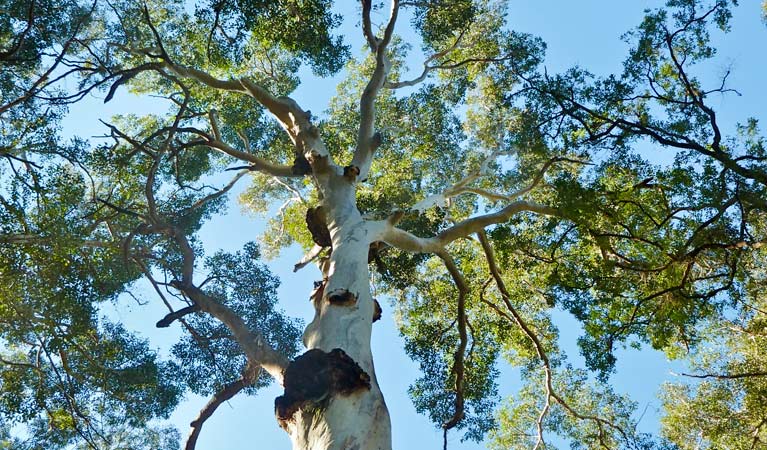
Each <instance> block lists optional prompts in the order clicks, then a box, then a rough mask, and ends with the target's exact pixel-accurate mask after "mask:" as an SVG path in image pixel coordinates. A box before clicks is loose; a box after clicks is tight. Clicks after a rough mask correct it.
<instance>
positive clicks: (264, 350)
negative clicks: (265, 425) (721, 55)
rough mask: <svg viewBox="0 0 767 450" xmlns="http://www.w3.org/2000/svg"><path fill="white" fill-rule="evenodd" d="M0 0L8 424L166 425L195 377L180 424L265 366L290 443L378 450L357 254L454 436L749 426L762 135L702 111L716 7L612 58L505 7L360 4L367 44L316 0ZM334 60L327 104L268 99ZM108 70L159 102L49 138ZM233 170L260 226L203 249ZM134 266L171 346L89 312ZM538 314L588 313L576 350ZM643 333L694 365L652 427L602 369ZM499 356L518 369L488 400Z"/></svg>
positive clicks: (631, 436)
mask: <svg viewBox="0 0 767 450" xmlns="http://www.w3.org/2000/svg"><path fill="white" fill-rule="evenodd" d="M2 5H3V8H2V9H3V11H7V12H8V14H5V15H4V16H3V17H2V18H1V19H0V62H1V63H2V65H3V71H2V74H0V83H2V84H1V85H2V86H3V90H2V94H1V95H2V98H1V99H0V101H1V102H2V106H0V119H1V120H2V122H1V124H2V125H1V126H2V135H0V152H2V153H0V155H2V156H3V158H4V160H5V161H4V165H3V166H2V167H3V169H2V170H3V178H2V182H3V186H2V188H0V244H2V246H0V258H2V265H0V267H2V269H0V278H1V279H2V284H0V324H2V325H1V326H0V333H1V334H0V336H1V337H2V345H0V385H1V386H2V394H0V424H4V425H6V426H8V427H10V426H16V427H19V426H21V429H22V432H21V433H16V434H14V435H11V434H8V433H6V435H2V434H0V439H3V440H2V441H0V445H1V446H4V447H8V448H54V449H55V448H73V447H76V448H80V447H82V448H94V449H97V448H125V447H128V448H175V447H176V446H177V441H178V437H177V434H176V433H175V432H173V431H171V430H168V429H164V428H163V426H162V424H161V423H160V422H158V419H162V418H163V417H167V415H168V414H169V412H170V411H172V410H173V408H175V406H176V405H177V403H178V401H179V399H180V398H181V396H182V395H183V394H184V393H185V392H194V393H198V394H205V395H210V396H211V400H210V402H209V403H208V404H207V405H206V406H205V408H204V409H203V410H202V411H201V412H200V414H199V416H198V417H197V418H195V419H194V420H193V421H192V425H191V426H192V431H191V434H190V436H189V437H188V438H187V440H186V442H185V446H186V448H187V449H193V448H195V444H196V440H197V436H198V435H199V433H200V432H201V430H202V427H203V424H204V422H205V420H206V419H207V418H208V417H210V416H211V415H212V414H213V413H214V412H215V410H216V408H217V407H218V406H219V405H220V404H221V403H222V402H224V401H226V400H227V399H230V398H232V397H233V396H234V395H237V394H238V393H240V392H245V393H250V394H255V393H256V392H257V391H258V389H259V388H261V387H263V386H265V385H267V384H268V383H270V382H271V381H277V382H278V383H279V384H280V385H282V386H283V387H284V394H283V395H282V396H280V397H278V398H277V399H276V400H275V415H276V419H277V421H278V422H279V423H280V425H281V426H282V427H283V428H284V429H285V431H286V432H287V433H288V435H289V436H290V438H291V440H292V441H293V446H294V448H296V449H310V448H311V449H352V448H359V449H388V448H391V431H390V425H389V415H388V411H387V408H386V404H385V402H384V399H383V396H382V394H381V392H380V389H379V387H378V382H377V379H376V373H375V370H374V365H373V355H372V353H371V349H370V335H371V330H372V327H373V323H374V322H375V321H376V319H377V317H379V315H380V314H381V305H380V303H379V301H378V299H374V298H373V295H372V293H371V270H372V271H374V273H375V274H376V279H377V290H378V291H379V292H381V293H383V294H384V295H386V296H387V297H388V298H391V299H392V302H393V304H394V306H395V308H396V310H397V314H398V317H399V325H400V329H401V332H402V333H403V335H404V336H405V338H406V348H405V350H406V352H407V353H408V355H409V356H411V357H412V358H413V359H414V360H415V361H417V362H418V363H419V364H420V367H421V369H422V377H421V378H419V379H418V380H416V381H415V383H414V384H413V385H412V387H411V391H410V394H411V397H412V398H413V401H414V402H415V405H416V408H417V409H418V410H419V411H420V412H422V413H425V414H427V415H428V416H429V417H430V419H431V420H432V421H433V422H434V423H435V425H436V426H438V427H441V428H442V429H443V430H444V432H445V435H446V436H447V433H448V431H450V430H453V429H457V430H463V432H464V434H463V436H464V437H465V438H469V439H477V440H479V439H482V438H483V437H484V436H485V435H486V434H487V433H490V435H491V438H492V442H493V444H492V445H495V446H497V447H498V448H544V447H551V445H552V444H551V440H550V437H551V436H552V435H558V436H561V437H563V438H565V439H568V440H570V441H571V442H572V445H573V446H575V447H576V448H648V449H649V448H688V447H689V448H692V447H693V446H696V448H697V447H700V446H704V447H706V446H708V447H710V448H733V449H736V448H737V449H740V448H758V447H760V446H764V445H767V444H765V442H766V441H767V361H766V360H765V358H764V356H763V355H762V354H761V353H763V352H761V351H760V349H762V348H764V346H765V341H767V332H766V331H765V323H767V322H765V314H766V313H765V310H766V309H767V305H765V299H764V297H763V296H762V295H761V287H762V286H763V283H764V280H763V277H764V274H763V271H762V269H761V268H762V267H763V265H764V263H765V261H764V259H765V254H764V250H763V249H762V246H763V242H764V241H765V210H766V209H767V208H766V206H767V205H766V204H765V201H764V198H765V188H766V187H767V164H766V162H765V160H766V158H767V155H765V145H764V142H765V141H764V137H763V136H762V134H761V132H760V130H759V126H758V121H757V120H756V119H753V118H748V117H746V118H744V119H743V120H744V122H743V123H741V124H737V125H734V126H733V125H730V124H723V123H721V119H720V118H719V116H718V114H717V112H716V111H715V109H714V108H713V106H712V105H711V101H710V99H711V98H712V97H713V96H715V95H720V94H722V95H724V94H727V93H729V92H732V88H730V87H729V86H728V84H727V76H728V75H729V73H725V74H724V75H723V76H722V77H721V79H719V80H714V81H713V82H712V81H711V80H709V79H708V77H704V79H698V78H696V76H695V74H696V72H698V71H703V73H704V74H705V73H706V72H705V69H706V67H707V66H706V64H709V63H710V61H712V58H714V56H715V49H714V48H713V47H712V45H711V43H710V42H711V36H710V33H712V32H713V31H714V30H719V31H727V30H728V27H729V22H730V19H731V16H732V8H734V7H735V2H731V1H727V0H716V1H714V2H702V1H697V0H669V2H668V4H667V5H666V7H665V8H660V9H657V10H652V11H648V12H647V14H646V17H645V18H644V20H643V22H642V23H641V24H640V25H639V26H638V27H637V28H636V29H635V30H634V31H632V32H630V33H629V34H627V35H626V39H627V42H628V43H630V45H631V51H630V53H629V55H628V57H627V59H626V61H625V63H624V70H623V71H622V72H621V73H619V74H614V75H610V76H607V77H598V76H595V75H592V74H590V73H589V72H588V71H586V70H584V69H582V68H578V67H576V68H573V69H570V70H568V71H565V72H564V73H561V74H558V75H550V74H549V73H548V72H547V71H546V70H545V68H544V67H543V66H542V61H543V58H544V49H545V46H544V44H543V42H542V41H540V40H539V39H537V38H535V37H533V36H530V35H527V34H524V33H519V32H515V31H513V30H511V29H509V27H508V26H507V25H506V14H507V11H506V5H505V4H504V3H503V2H483V1H472V0H451V1H442V2H436V1H399V0H392V1H391V3H390V4H389V3H387V4H386V5H384V4H379V2H372V1H370V0H363V1H361V3H360V5H359V6H358V7H357V8H356V9H355V13H356V14H357V15H358V22H359V25H360V41H361V42H362V43H363V44H364V46H365V51H364V55H363V56H362V57H360V58H357V59H354V58H352V57H351V55H352V51H351V47H350V46H349V45H347V44H346V43H345V42H344V40H343V39H342V38H341V37H340V36H337V35H336V34H335V33H336V31H335V30H336V28H337V26H338V25H339V23H340V21H341V17H340V15H339V14H338V13H337V12H334V10H333V9H332V8H331V7H332V4H331V2H329V1H327V0H304V1H295V0H285V1H279V2H272V1H259V0H251V1H241V0H217V1H211V2H198V3H195V4H194V8H193V10H192V8H191V6H192V4H190V3H189V2H184V1H181V0H177V1H164V2H159V1H154V0H152V1H147V2H137V1H134V0H118V1H111V2H102V1H101V0H94V1H92V2H87V3H80V2H78V1H77V0H72V1H70V2H46V1H43V0H33V1H29V0H28V1H24V2H22V1H16V0H3V3H2ZM377 17H380V18H382V19H381V20H383V22H382V24H380V26H379V25H378V24H376V23H375V22H376V21H375V20H374V18H377ZM407 22H409V23H410V29H409V30H406V29H405V27H404V24H405V23H407ZM349 38H351V37H349ZM419 60H420V61H423V65H422V69H421V70H420V71H417V72H418V73H416V74H415V75H414V76H412V77H411V76H409V74H411V71H409V70H408V68H407V66H408V64H411V65H412V63H413V61H419ZM342 70H343V73H344V75H345V77H344V79H343V80H342V81H341V82H340V84H339V86H338V95H337V96H336V97H335V98H334V99H333V101H332V102H331V104H330V105H329V108H328V110H327V111H326V112H324V113H323V114H321V115H320V114H317V115H315V114H312V113H311V112H310V111H308V110H306V109H303V108H302V107H301V103H300V100H301V99H300V98H295V99H294V98H291V97H290V95H291V92H293V91H294V90H295V89H296V87H297V86H298V83H299V82H300V81H301V78H302V77H303V78H310V77H328V76H332V75H334V74H337V73H338V72H339V71H342ZM75 82H76V84H74V85H73V83H75ZM73 86H74V87H73ZM709 86H713V87H709ZM123 89H129V90H130V91H131V92H133V93H135V94H138V95H144V96H149V95H152V96H155V97H158V98H161V99H163V100H164V101H165V102H166V103H167V105H168V108H167V114H165V115H159V114H153V115H143V116H142V115H138V114H137V115H126V116H119V117H114V118H113V119H112V120H110V121H109V122H106V121H105V122H104V123H103V126H104V127H105V130H106V133H107V134H106V136H105V137H106V139H105V140H102V141H101V142H102V143H100V144H91V143H89V142H86V141H84V140H81V139H75V140H71V141H65V140H64V139H62V138H60V136H59V135H58V132H57V127H58V124H59V120H60V117H61V116H62V114H63V113H64V111H65V110H66V107H67V105H68V104H71V103H72V102H77V101H80V100H81V99H82V98H83V97H84V96H86V95H88V94H91V93H95V92H102V93H103V94H102V95H104V101H105V102H109V101H116V100H113V99H115V95H116V93H118V92H119V91H120V90H123ZM648 148H649V149H648ZM652 152H664V153H665V154H670V156H669V158H668V159H669V161H671V162H669V163H668V164H660V165H659V164H652V163H651V162H650V160H651V159H652V158H653V156H652V155H653V153H652ZM228 171H234V172H235V174H234V175H233V176H232V177H231V178H230V179H228V180H226V181H224V182H223V186H222V187H213V186H212V185H213V184H219V185H220V184H221V183H222V181H221V180H222V179H223V175H226V174H227V172H228ZM246 177H250V179H251V186H250V187H249V188H248V190H247V191H246V192H245V194H243V196H242V199H243V202H244V203H245V205H246V206H247V207H248V208H249V209H251V210H252V211H253V212H255V213H261V214H263V215H264V216H265V217H266V216H268V215H269V213H270V212H272V211H274V207H275V205H276V204H278V203H279V202H284V203H283V205H282V207H280V209H279V211H278V214H277V215H276V217H274V218H273V219H271V221H270V225H269V227H270V230H269V231H267V233H266V234H265V235H264V236H263V237H262V239H261V241H262V242H261V245H260V246H259V245H257V244H255V243H251V244H248V245H246V246H245V247H244V248H243V249H241V251H238V252H235V253H223V252H214V253H213V254H212V255H211V254H210V252H209V253H208V256H207V257H206V253H205V251H204V250H205V249H203V248H202V246H201V245H200V242H199V239H198V237H197V232H198V230H199V229H200V227H201V226H202V224H203V223H204V222H205V220H206V219H208V218H210V217H211V216H212V215H214V214H217V213H220V212H221V211H222V209H223V208H224V206H225V202H224V201H225V199H226V196H227V194H228V193H229V192H230V191H231V190H232V189H233V187H234V186H235V184H236V183H238V182H239V181H240V180H243V179H244V178H246ZM293 244H298V245H300V246H302V247H303V248H304V250H305V251H306V255H305V256H304V258H303V259H302V260H301V261H299V262H298V263H297V264H296V266H295V270H301V269H303V268H304V267H305V266H307V265H309V264H311V263H316V264H317V265H318V266H319V268H320V272H321V279H320V280H318V281H317V282H316V283H315V289H314V291H313V292H311V293H310V294H309V297H310V300H311V304H312V306H313V308H314V310H315V317H314V320H312V321H311V323H309V324H308V325H306V326H305V327H304V329H303V330H301V327H300V325H301V324H300V323H298V322H297V321H295V320H292V319H290V318H288V317H286V316H285V315H284V314H283V313H282V311H281V310H280V306H279V305H280V303H279V301H278V299H277V298H276V286H277V280H276V279H275V278H274V276H273V275H271V273H270V272H269V270H268V268H267V267H266V266H265V265H263V264H262V263H260V262H259V260H260V259H261V255H262V252H265V253H267V254H274V253H276V252H279V250H280V249H282V248H285V247H287V246H289V245H293ZM139 280H144V281H145V282H148V283H149V284H150V285H151V286H152V287H153V289H154V290H155V292H156V294H157V297H158V299H159V300H160V301H162V302H163V303H164V304H165V305H166V306H167V307H168V310H169V312H168V314H167V315H166V316H164V317H162V318H159V321H158V322H157V326H158V327H170V326H180V327H181V328H182V329H183V330H184V332H185V334H184V337H183V338H182V339H181V340H180V341H179V342H178V343H177V344H176V345H174V346H173V348H172V352H171V353H172V354H171V355H170V357H169V358H163V357H161V356H160V355H158V354H157V353H156V352H155V351H153V350H152V349H151V347H150V346H149V344H148V343H147V342H146V341H145V340H142V339H140V338H138V337H137V336H135V334H133V333H132V332H131V331H130V330H127V329H125V327H124V326H123V325H121V324H119V323H115V321H114V320H112V319H109V318H108V317H106V316H105V315H104V314H103V313H102V309H101V308H103V305H105V304H107V303H108V302H111V301H116V299H117V298H118V297H120V296H121V295H122V296H123V297H124V296H126V295H131V289H132V287H133V286H135V285H136V283H138V282H139ZM380 300H381V301H383V298H381V299H380ZM555 308H559V309H563V310H566V311H569V312H570V313H572V314H573V315H574V316H575V317H576V318H577V319H578V320H579V321H580V323H581V324H582V326H583V328H584V331H585V334H584V336H583V338H581V339H580V341H579V346H580V350H581V352H582V354H583V356H584V357H585V359H586V363H587V368H588V370H582V369H576V368H573V367H572V365H571V364H569V363H568V360H567V358H566V356H565V354H564V352H563V351H562V350H561V349H560V348H559V346H558V343H557V328H556V323H554V322H553V321H552V319H551V315H550V312H551V311H552V310H553V309H555ZM299 341H301V342H302V343H303V346H304V347H305V349H306V351H301V350H300V347H301V346H300V343H299ZM643 344H647V345H651V346H652V347H653V348H656V349H660V350H663V351H665V352H666V353H667V354H668V355H669V356H670V357H674V358H679V359H684V360H686V361H688V364H689V365H690V367H691V370H690V373H689V374H688V375H687V378H689V381H688V382H686V383H681V384H679V385H669V386H668V387H667V388H666V389H665V391H664V392H665V393H664V402H665V416H664V418H663V424H664V429H663V430H662V433H661V435H660V436H658V437H653V436H649V435H646V434H643V433H640V432H638V431H637V430H636V421H637V416H636V415H635V408H636V405H635V404H634V403H633V402H631V400H630V399H628V398H625V397H622V396H621V395H618V394H617V393H615V392H614V391H613V390H612V389H611V388H610V386H609V383H608V381H609V376H610V373H611V372H612V370H613V369H614V365H615V352H616V350H617V349H618V348H620V347H621V346H625V345H632V346H641V345H643ZM501 357H502V358H504V359H505V360H506V361H508V362H509V363H511V364H513V365H515V366H519V367H521V368H522V369H523V370H522V378H523V382H524V387H523V388H522V390H521V391H520V392H519V393H518V395H516V396H515V397H514V398H513V399H512V400H510V401H509V402H507V403H505V404H503V405H501V407H500V409H499V410H498V411H497V412H496V411H495V409H496V408H495V407H496V403H497V393H496V380H495V378H496V376H497V373H498V369H497V364H498V360H499V358H501ZM594 375H595V376H594ZM17 429H18V428H17Z"/></svg>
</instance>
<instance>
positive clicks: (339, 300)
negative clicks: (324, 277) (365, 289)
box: [328, 288, 357, 306]
mask: <svg viewBox="0 0 767 450" xmlns="http://www.w3.org/2000/svg"><path fill="white" fill-rule="evenodd" d="M328 302H330V304H331V305H337V306H352V305H354V304H355V303H357V295H355V294H352V293H351V292H349V291H348V290H346V289H343V288H339V289H335V290H333V292H330V293H328Z"/></svg>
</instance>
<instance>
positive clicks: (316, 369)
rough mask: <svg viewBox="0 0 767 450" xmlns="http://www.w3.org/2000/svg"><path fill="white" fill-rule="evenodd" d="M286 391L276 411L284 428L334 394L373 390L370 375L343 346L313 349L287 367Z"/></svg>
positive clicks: (275, 402)
mask: <svg viewBox="0 0 767 450" xmlns="http://www.w3.org/2000/svg"><path fill="white" fill-rule="evenodd" d="M284 384H285V393H284V394H283V395H281V396H279V397H277V398H276V399H275V400H274V414H275V416H277V421H278V422H279V423H280V426H281V427H282V428H285V429H287V422H289V421H291V420H292V419H293V415H294V414H295V413H296V412H297V411H298V410H299V409H303V408H306V407H308V406H323V405H325V404H327V401H328V400H329V399H330V398H331V397H332V396H333V395H335V394H341V395H350V394H352V393H354V392H356V391H359V390H361V389H370V375H368V374H367V373H365V371H364V370H362V368H361V367H360V366H359V364H357V363H356V362H355V361H354V360H353V359H352V358H351V357H349V355H347V354H346V352H344V351H343V350H341V349H340V348H336V349H333V350H331V351H330V353H325V352H324V351H322V350H319V349H312V350H309V351H307V352H306V353H304V354H303V355H301V356H299V357H298V358H296V359H295V360H293V362H291V363H290V365H288V368H287V369H285V379H284Z"/></svg>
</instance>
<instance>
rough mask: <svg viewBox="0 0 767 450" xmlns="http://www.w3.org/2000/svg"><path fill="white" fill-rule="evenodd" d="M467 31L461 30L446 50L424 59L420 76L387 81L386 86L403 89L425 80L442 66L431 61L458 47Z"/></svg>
mask: <svg viewBox="0 0 767 450" xmlns="http://www.w3.org/2000/svg"><path fill="white" fill-rule="evenodd" d="M465 33H466V30H463V31H461V33H460V34H459V35H458V37H456V38H455V41H454V42H453V44H452V45H450V46H449V47H447V48H445V49H444V50H442V51H440V52H437V53H434V54H433V55H431V56H429V57H428V58H427V59H426V61H424V63H423V71H422V72H421V74H420V75H419V76H417V77H416V78H414V79H412V80H407V81H387V82H386V83H385V84H384V87H386V88H387V89H401V88H404V87H412V86H415V85H417V84H419V83H421V82H423V81H424V80H425V79H426V77H427V76H429V73H431V71H432V70H434V69H439V68H440V66H439V65H431V64H430V63H431V62H432V61H436V60H438V59H440V58H442V57H444V56H445V55H447V54H448V53H450V52H452V51H453V50H455V49H456V48H458V45H459V44H460V42H461V39H462V38H463V36H464V34H465Z"/></svg>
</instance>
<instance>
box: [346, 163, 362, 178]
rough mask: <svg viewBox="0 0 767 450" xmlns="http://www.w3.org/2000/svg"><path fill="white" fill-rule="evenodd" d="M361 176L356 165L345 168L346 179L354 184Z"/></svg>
mask: <svg viewBox="0 0 767 450" xmlns="http://www.w3.org/2000/svg"><path fill="white" fill-rule="evenodd" d="M359 174H360V168H359V167H357V166H355V165H348V166H345V167H344V178H346V179H348V180H349V181H351V182H354V181H355V180H356V179H357V177H358V176H359Z"/></svg>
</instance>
